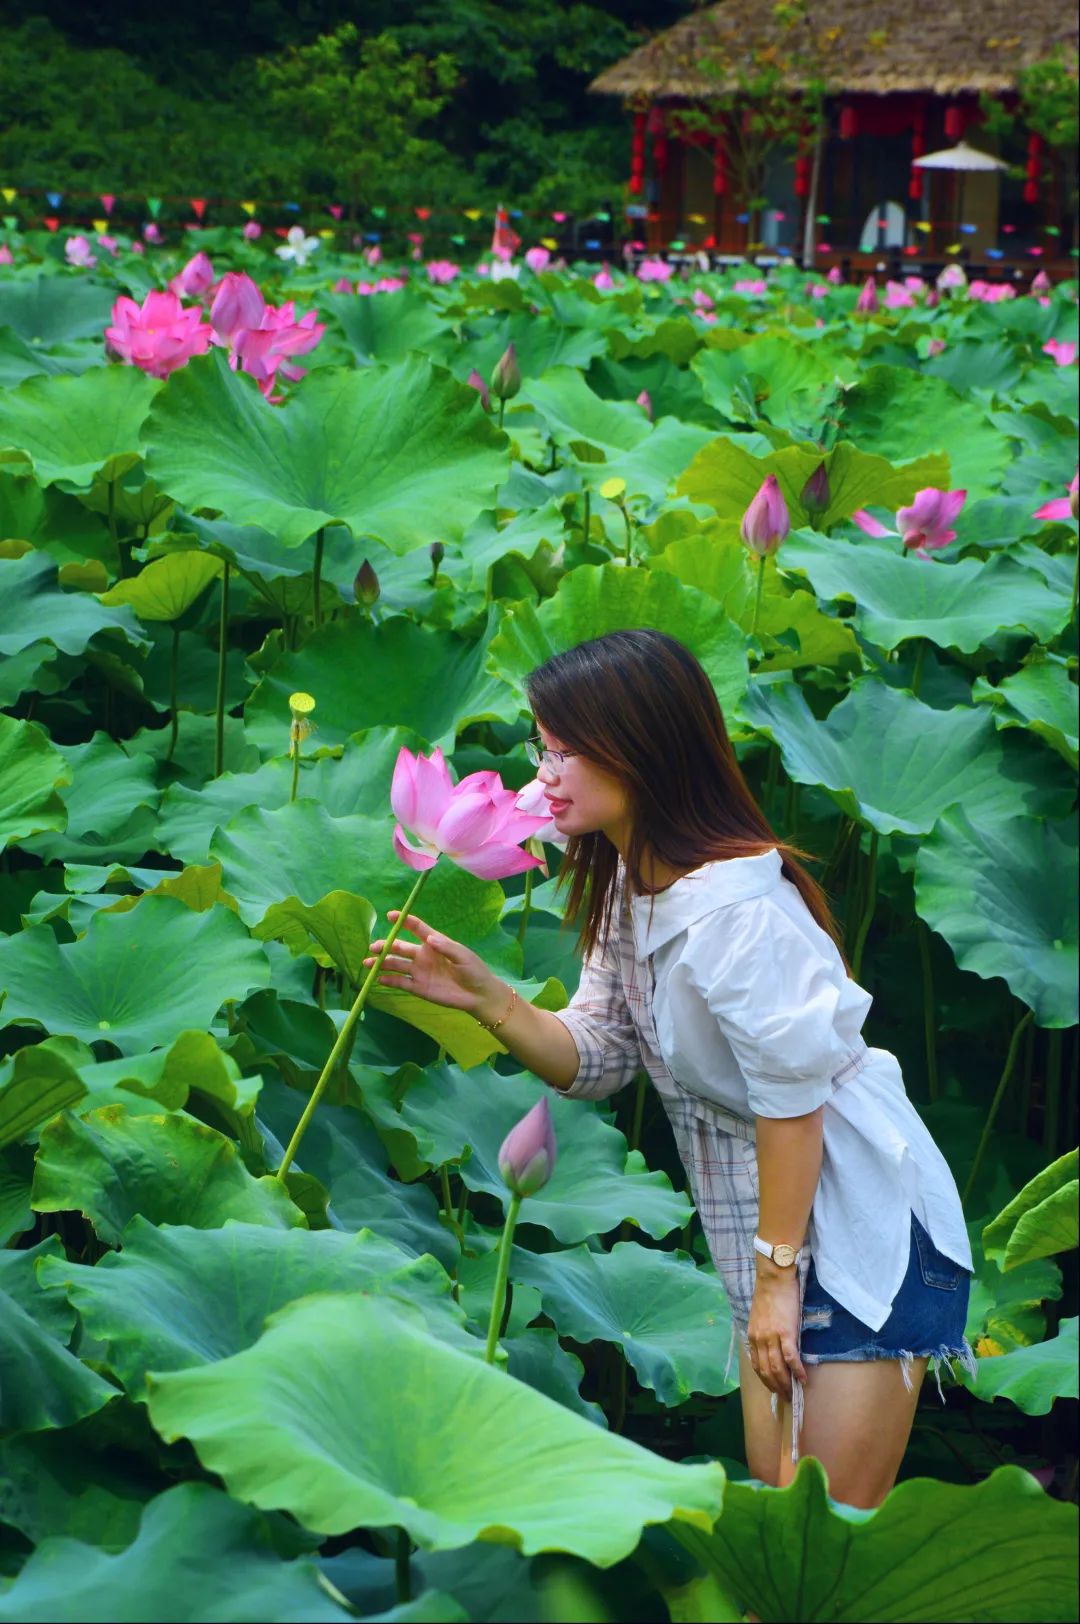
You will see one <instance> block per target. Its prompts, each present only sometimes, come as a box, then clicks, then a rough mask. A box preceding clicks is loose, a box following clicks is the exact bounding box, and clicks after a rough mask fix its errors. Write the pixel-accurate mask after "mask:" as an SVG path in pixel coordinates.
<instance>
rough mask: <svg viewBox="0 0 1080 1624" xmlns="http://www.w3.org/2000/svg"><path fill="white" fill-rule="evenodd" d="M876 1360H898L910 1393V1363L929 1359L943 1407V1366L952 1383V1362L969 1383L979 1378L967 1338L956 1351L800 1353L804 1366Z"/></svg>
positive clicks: (868, 1346)
mask: <svg viewBox="0 0 1080 1624" xmlns="http://www.w3.org/2000/svg"><path fill="white" fill-rule="evenodd" d="M875 1359H896V1360H899V1363H900V1373H901V1375H902V1376H903V1378H904V1386H905V1387H906V1388H907V1390H908V1392H909V1393H910V1392H911V1390H912V1381H911V1366H912V1364H913V1362H914V1361H915V1360H916V1359H929V1361H930V1366H929V1368H930V1370H931V1371H932V1372H933V1374H934V1378H935V1380H936V1381H937V1390H938V1397H939V1398H940V1400H941V1402H942V1404H944V1403H945V1394H944V1393H943V1392H942V1388H941V1367H942V1364H944V1365H946V1366H947V1367H948V1371H949V1375H950V1376H951V1377H952V1378H953V1380H954V1381H955V1380H956V1371H955V1370H954V1368H953V1365H954V1361H955V1363H956V1364H959V1365H960V1367H961V1368H962V1369H963V1370H966V1371H967V1373H968V1375H969V1376H970V1377H971V1378H972V1380H974V1379H975V1377H976V1375H977V1374H978V1360H977V1359H976V1357H975V1353H974V1350H973V1349H972V1347H971V1344H970V1343H969V1342H968V1339H967V1337H965V1338H964V1340H963V1342H962V1344H961V1346H960V1347H958V1348H945V1347H940V1348H922V1349H920V1350H918V1351H916V1350H914V1349H912V1348H897V1349H896V1351H895V1352H893V1351H892V1350H891V1349H889V1348H880V1347H877V1346H876V1345H875V1344H873V1343H867V1344H866V1345H865V1346H864V1347H861V1348H848V1349H846V1350H845V1351H843V1352H841V1353H806V1352H803V1354H802V1361H803V1364H804V1365H824V1364H841V1363H848V1364H858V1363H862V1362H866V1361H870V1360H875Z"/></svg>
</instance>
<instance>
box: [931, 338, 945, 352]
mask: <svg viewBox="0 0 1080 1624" xmlns="http://www.w3.org/2000/svg"><path fill="white" fill-rule="evenodd" d="M947 348H948V345H947V344H946V343H945V340H944V339H943V338H932V339H931V340H930V342H929V344H927V346H926V353H927V355H940V354H941V353H942V351H943V350H946V349H947Z"/></svg>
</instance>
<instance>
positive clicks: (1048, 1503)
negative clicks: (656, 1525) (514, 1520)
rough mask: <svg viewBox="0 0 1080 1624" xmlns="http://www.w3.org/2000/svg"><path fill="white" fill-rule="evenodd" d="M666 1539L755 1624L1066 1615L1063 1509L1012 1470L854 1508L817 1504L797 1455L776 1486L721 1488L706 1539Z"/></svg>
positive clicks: (1068, 1524) (1072, 1577)
mask: <svg viewBox="0 0 1080 1624" xmlns="http://www.w3.org/2000/svg"><path fill="white" fill-rule="evenodd" d="M670 1531H671V1533H672V1534H673V1535H674V1537H675V1539H676V1540H677V1541H678V1544H679V1545H680V1546H682V1547H683V1549H684V1550H686V1551H688V1552H689V1553H690V1555H691V1556H692V1557H694V1559H695V1560H696V1561H697V1562H698V1563H699V1564H700V1565H701V1567H703V1568H704V1569H705V1570H706V1572H707V1573H710V1574H712V1575H714V1576H715V1577H716V1578H717V1580H718V1581H719V1582H720V1584H721V1585H722V1587H723V1590H724V1592H725V1593H726V1596H727V1597H728V1598H731V1599H732V1600H734V1601H735V1602H736V1603H737V1604H738V1606H739V1608H740V1609H746V1610H751V1611H753V1612H755V1613H757V1615H758V1617H759V1618H764V1619H789V1620H792V1621H793V1624H802V1621H804V1620H822V1621H825V1620H835V1621H836V1624H862V1621H863V1620H865V1619H868V1618H872V1619H880V1620H882V1621H888V1624H899V1621H903V1624H938V1621H939V1620H940V1619H944V1618H954V1619H961V1618H963V1619H973V1618H978V1619H987V1620H993V1621H995V1624H1012V1621H1013V1620H1017V1621H1023V1624H1036V1621H1042V1620H1052V1621H1054V1624H1065V1621H1066V1620H1067V1619H1069V1618H1071V1617H1073V1616H1074V1615H1075V1608H1076V1600H1075V1591H1076V1512H1075V1508H1074V1507H1072V1506H1066V1505H1063V1504H1062V1503H1061V1502H1060V1501H1058V1500H1052V1499H1051V1498H1050V1497H1049V1495H1047V1494H1046V1493H1045V1492H1044V1491H1043V1489H1042V1488H1040V1486H1039V1484H1038V1482H1037V1481H1036V1479H1035V1478H1033V1477H1032V1476H1031V1475H1030V1473H1028V1472H1025V1471H1023V1470H1022V1469H1021V1468H1020V1467H1018V1466H1001V1467H999V1468H998V1469H997V1471H995V1472H993V1473H992V1474H991V1476H990V1477H989V1478H987V1479H985V1480H984V1481H983V1482H982V1483H977V1484H974V1485H971V1486H969V1485H961V1484H956V1483H938V1482H935V1481H933V1480H932V1479H929V1478H913V1479H911V1480H910V1481H909V1482H907V1483H901V1484H899V1486H898V1487H897V1488H895V1489H893V1491H892V1493H891V1494H890V1495H889V1497H888V1499H887V1500H886V1501H885V1503H884V1504H883V1505H881V1506H879V1507H878V1508H877V1510H875V1511H858V1510H855V1509H854V1508H853V1507H851V1506H844V1505H838V1504H837V1503H836V1502H835V1501H833V1500H830V1499H829V1498H828V1489H827V1482H826V1478H825V1473H824V1472H823V1470H822V1468H821V1466H820V1464H819V1463H818V1462H817V1461H816V1460H814V1459H812V1458H808V1459H806V1460H803V1461H800V1463H799V1467H798V1471H797V1472H796V1475H795V1481H794V1482H793V1483H792V1484H791V1485H790V1486H789V1487H788V1488H786V1489H768V1488H754V1487H752V1486H751V1485H750V1484H749V1483H729V1484H728V1486H727V1488H726V1490H725V1491H724V1515H723V1516H722V1517H721V1519H720V1520H719V1522H718V1523H717V1524H716V1526H715V1528H714V1529H713V1530H712V1532H711V1533H710V1534H700V1533H699V1532H698V1530H697V1529H692V1528H687V1527H686V1526H685V1525H683V1524H682V1523H673V1524H672V1525H671V1530H670ZM708 1616H710V1617H713V1616H724V1615H714V1614H709V1615H708ZM727 1616H729V1617H732V1618H737V1617H740V1616H741V1613H731V1614H728V1615H727Z"/></svg>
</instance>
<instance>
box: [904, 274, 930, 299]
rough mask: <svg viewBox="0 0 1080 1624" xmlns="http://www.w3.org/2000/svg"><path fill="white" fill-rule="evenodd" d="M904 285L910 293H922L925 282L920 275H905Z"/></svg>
mask: <svg viewBox="0 0 1080 1624" xmlns="http://www.w3.org/2000/svg"><path fill="white" fill-rule="evenodd" d="M904 286H905V287H906V288H908V289H909V290H910V291H911V292H912V293H917V294H919V295H922V294H924V293H925V292H926V283H925V282H924V281H923V279H922V277H921V276H905V278H904Z"/></svg>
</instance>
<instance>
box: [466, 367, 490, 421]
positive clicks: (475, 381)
mask: <svg viewBox="0 0 1080 1624" xmlns="http://www.w3.org/2000/svg"><path fill="white" fill-rule="evenodd" d="M465 382H466V383H467V384H468V385H469V388H470V389H475V390H476V393H477V394H478V395H479V396H480V400H481V402H482V404H483V407H484V410H485V412H486V411H489V410H490V409H491V396H490V395H489V394H488V386H487V384H486V383H485V382H484V380H483V378H482V377H481V375H480V373H479V372H477V370H476V368H475V367H473V369H472V371H471V372H470V373H469V376H468V377H467V378H466V379H465Z"/></svg>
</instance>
